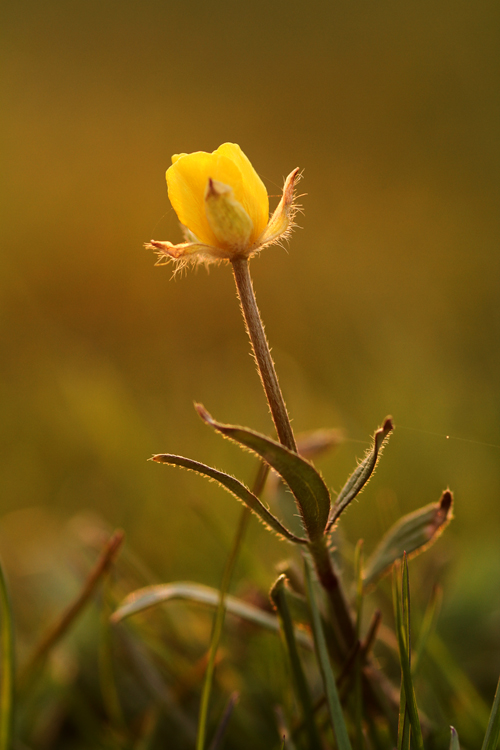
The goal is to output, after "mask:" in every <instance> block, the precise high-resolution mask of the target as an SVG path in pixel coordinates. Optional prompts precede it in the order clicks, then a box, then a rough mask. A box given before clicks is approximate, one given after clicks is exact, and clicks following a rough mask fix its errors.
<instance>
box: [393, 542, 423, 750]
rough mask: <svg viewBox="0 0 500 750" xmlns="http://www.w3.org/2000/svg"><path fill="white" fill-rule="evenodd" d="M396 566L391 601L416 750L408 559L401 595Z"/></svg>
mask: <svg viewBox="0 0 500 750" xmlns="http://www.w3.org/2000/svg"><path fill="white" fill-rule="evenodd" d="M398 578H399V576H398V573H397V568H396V567H395V568H394V575H393V602H394V615H395V620H396V635H397V639H398V645H399V658H400V661H401V672H402V678H403V685H404V692H405V700H406V708H407V711H408V716H409V719H410V724H411V731H412V734H413V738H414V743H415V746H416V748H417V750H424V744H423V739H422V729H421V727H420V719H419V717H418V709H417V701H416V699H415V691H414V689H413V682H412V678H411V645H410V587H409V581H408V559H407V557H406V555H404V556H403V582H402V597H401V596H400V594H399V586H398Z"/></svg>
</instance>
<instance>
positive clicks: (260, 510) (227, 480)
mask: <svg viewBox="0 0 500 750" xmlns="http://www.w3.org/2000/svg"><path fill="white" fill-rule="evenodd" d="M151 460H152V461H156V462H157V463H161V464H172V465H173V466H181V467H182V468H184V469H190V470H191V471H195V472H196V473H197V474H202V475H203V476H205V477H209V479H215V481H216V482H219V484H221V485H222V486H223V487H224V488H225V489H226V490H228V491H229V492H230V493H231V494H232V495H234V496H235V497H237V498H238V500H241V501H242V502H244V503H245V505H247V506H248V507H249V508H250V510H252V511H253V512H254V513H255V514H256V515H257V516H259V518H260V520H261V521H262V522H263V523H264V525H265V526H267V527H268V528H269V529H272V530H273V531H275V532H276V533H277V534H279V536H282V537H283V538H284V539H287V540H288V541H289V542H295V544H307V539H301V538H300V537H298V536H295V534H292V533H291V532H290V531H288V529H287V528H285V527H284V526H283V524H282V523H281V522H280V521H278V519H277V518H276V516H273V514H272V513H271V512H270V511H268V509H267V508H266V506H265V505H263V504H262V503H261V501H260V500H259V498H258V497H257V496H256V495H254V494H253V492H250V490H249V489H248V487H245V485H244V484H243V483H242V482H240V481H239V479H236V478H235V477H232V476H230V475H229V474H225V473H224V472H223V471H218V470H217V469H212V468H211V467H210V466H206V465H205V464H202V463H199V461H193V460H192V459H191V458H184V457H183V456H174V455H173V454H171V453H160V454H158V455H157V456H153V457H152V458H151Z"/></svg>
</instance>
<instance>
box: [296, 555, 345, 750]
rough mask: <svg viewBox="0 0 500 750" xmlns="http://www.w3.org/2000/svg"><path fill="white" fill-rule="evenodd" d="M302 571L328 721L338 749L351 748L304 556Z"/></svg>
mask: <svg viewBox="0 0 500 750" xmlns="http://www.w3.org/2000/svg"><path fill="white" fill-rule="evenodd" d="M304 572H305V582H306V591H307V601H308V603H309V608H310V610H311V622H312V628H313V635H314V646H315V650H316V657H317V660H318V664H319V668H320V672H321V677H322V679H323V686H324V688H325V694H326V700H327V706H328V712H329V714H330V721H331V724H332V729H333V733H334V735H335V741H336V746H337V748H338V750H352V748H351V743H350V741H349V735H348V734H347V727H346V724H345V720H344V714H343V712H342V706H341V705H340V699H339V695H338V692H337V685H336V683H335V677H334V675H333V672H332V667H331V665H330V659H329V657H328V648H327V645H326V640H325V634H324V632H323V626H322V624H321V615H320V613H319V609H318V605H317V603H316V599H315V596H314V590H313V585H312V575H311V567H310V564H309V561H308V560H307V559H306V558H305V557H304Z"/></svg>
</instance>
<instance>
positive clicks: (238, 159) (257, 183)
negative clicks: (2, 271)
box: [215, 143, 269, 242]
mask: <svg viewBox="0 0 500 750" xmlns="http://www.w3.org/2000/svg"><path fill="white" fill-rule="evenodd" d="M215 153H220V154H221V155H223V156H227V157H228V159H231V161H232V162H233V163H234V164H236V165H237V166H238V168H239V170H240V174H241V182H240V183H239V185H233V184H232V183H229V182H228V183H227V184H230V185H231V187H232V188H233V190H234V197H235V198H236V200H237V201H239V203H241V205H242V206H243V208H244V209H245V211H246V212H247V214H248V215H249V216H250V218H251V219H252V221H253V226H254V233H253V235H252V237H251V241H252V242H255V240H256V239H257V237H259V236H260V234H261V233H262V232H263V231H264V229H265V227H266V225H267V222H268V221H269V198H268V195H267V190H266V186H265V185H264V183H263V182H262V180H261V179H260V177H259V175H258V174H257V172H256V171H255V169H254V168H253V166H252V164H251V162H250V159H249V158H248V157H247V156H246V155H245V154H244V153H243V151H242V150H241V148H240V147H239V146H238V144H237V143H223V144H222V146H219V148H218V149H217V151H216V152H215ZM215 179H217V180H220V181H221V182H227V181H226V180H224V179H223V178H222V177H216V178H215Z"/></svg>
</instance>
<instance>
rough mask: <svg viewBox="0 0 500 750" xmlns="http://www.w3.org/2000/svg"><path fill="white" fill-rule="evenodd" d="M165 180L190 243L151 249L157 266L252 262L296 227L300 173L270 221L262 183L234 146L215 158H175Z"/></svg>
mask: <svg viewBox="0 0 500 750" xmlns="http://www.w3.org/2000/svg"><path fill="white" fill-rule="evenodd" d="M166 177H167V186H168V197H169V198H170V202H171V204H172V206H173V208H174V210H175V212H176V214H177V216H178V218H179V221H180V222H181V226H182V229H183V232H184V237H185V240H186V241H185V242H182V243H181V244H179V245H173V244H172V243H171V242H158V241H156V240H151V242H150V243H147V245H146V247H147V248H149V249H152V250H154V251H155V252H156V253H157V254H158V264H163V263H168V261H170V260H174V261H177V262H178V263H180V265H181V266H182V265H185V264H187V263H190V262H192V263H199V262H202V263H211V262H216V261H220V260H233V259H234V258H238V257H240V258H250V257H251V256H252V255H255V254H256V253H257V252H259V251H260V250H262V248H263V247H266V246H267V245H271V244H273V243H276V242H279V241H280V240H282V239H285V238H286V237H287V235H288V234H289V232H290V230H291V228H292V227H293V225H294V224H293V219H294V216H295V214H296V212H297V206H296V204H295V196H294V188H295V185H296V183H297V181H298V178H299V170H298V169H294V170H293V172H291V173H290V174H289V175H288V177H287V178H286V180H285V186H284V188H283V195H282V197H281V200H280V202H279V204H278V206H277V208H276V210H275V211H274V213H273V215H272V216H271V218H269V199H268V195H267V190H266V188H265V186H264V183H263V182H262V180H261V179H260V177H259V175H258V174H257V172H256V171H255V169H254V168H253V167H252V165H251V163H250V161H249V160H248V158H247V157H246V156H245V154H244V153H243V151H242V150H241V148H240V147H239V146H238V145H237V144H236V143H223V144H222V146H219V148H218V149H217V150H216V151H214V152H213V153H211V154H209V153H206V152H205V151H196V152H194V153H193V154H175V155H174V156H173V157H172V166H171V167H169V168H168V169H167V175H166Z"/></svg>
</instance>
